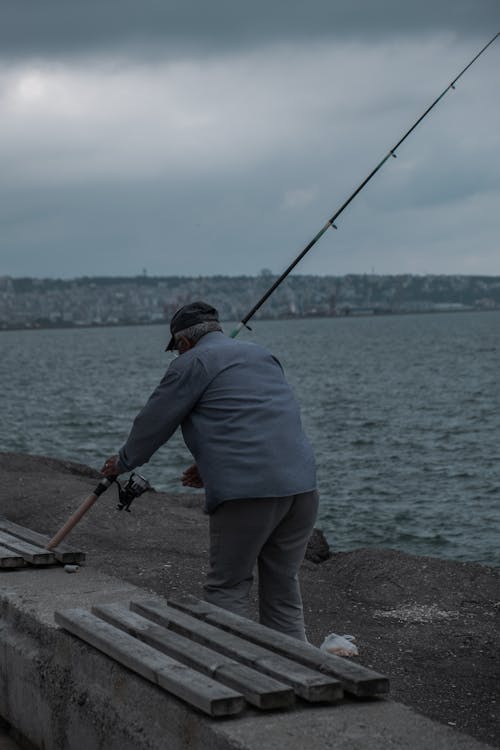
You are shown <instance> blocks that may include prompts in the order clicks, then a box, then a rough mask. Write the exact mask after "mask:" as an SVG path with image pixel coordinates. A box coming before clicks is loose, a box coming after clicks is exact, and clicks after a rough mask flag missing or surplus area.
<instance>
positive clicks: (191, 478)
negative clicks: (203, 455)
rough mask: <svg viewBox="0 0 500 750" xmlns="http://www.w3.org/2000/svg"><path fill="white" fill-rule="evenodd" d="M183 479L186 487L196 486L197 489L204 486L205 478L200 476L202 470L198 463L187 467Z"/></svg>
mask: <svg viewBox="0 0 500 750" xmlns="http://www.w3.org/2000/svg"><path fill="white" fill-rule="evenodd" d="M181 481H182V484H183V485H184V487H194V488H195V489H200V488H201V487H203V479H202V478H201V477H200V472H199V471H198V467H197V466H196V464H193V465H192V466H189V468H187V469H186V471H185V472H184V473H183V475H182V477H181Z"/></svg>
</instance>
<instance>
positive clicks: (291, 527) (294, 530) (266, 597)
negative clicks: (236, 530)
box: [258, 492, 319, 641]
mask: <svg viewBox="0 0 500 750" xmlns="http://www.w3.org/2000/svg"><path fill="white" fill-rule="evenodd" d="M318 502H319V499H318V493H317V492H306V493H303V494H301V495H295V496H294V497H293V499H292V503H291V505H290V507H289V509H288V511H287V513H286V515H285V516H284V517H283V519H282V520H281V522H280V523H279V524H278V525H277V526H276V528H275V529H274V530H273V532H272V533H271V535H270V536H269V538H268V539H267V541H266V543H265V544H264V546H263V547H262V549H261V551H260V554H259V558H258V565H259V608H260V622H261V623H262V624H263V625H267V626H268V627H270V628H273V629H274V630H279V631H280V632H281V633H286V634H287V635H290V636H292V637H293V638H298V639H299V640H301V641H305V640H306V635H305V629H304V614H303V608H302V598H301V595H300V585H299V578H298V573H299V568H300V565H301V563H302V561H303V559H304V555H305V552H306V548H307V543H308V541H309V537H310V535H311V532H312V530H313V528H314V524H315V521H316V516H317V512H318Z"/></svg>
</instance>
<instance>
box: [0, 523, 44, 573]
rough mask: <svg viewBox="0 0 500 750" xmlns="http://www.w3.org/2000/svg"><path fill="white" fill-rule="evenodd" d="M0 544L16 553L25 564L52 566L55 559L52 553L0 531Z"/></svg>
mask: <svg viewBox="0 0 500 750" xmlns="http://www.w3.org/2000/svg"><path fill="white" fill-rule="evenodd" d="M0 544H1V545H2V546H3V547H7V549H10V550H14V552H17V553H18V554H19V555H20V556H21V557H22V558H23V559H24V560H26V562H29V563H31V564H32V565H52V564H53V563H55V561H56V559H55V557H54V555H53V554H52V552H49V551H48V550H45V551H44V550H43V549H42V548H41V547H35V546H34V545H33V544H29V543H28V542H24V541H23V540H22V539H18V537H16V536H12V535H11V534H7V533H5V532H4V531H0Z"/></svg>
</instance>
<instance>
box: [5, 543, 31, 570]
mask: <svg viewBox="0 0 500 750" xmlns="http://www.w3.org/2000/svg"><path fill="white" fill-rule="evenodd" d="M24 565H26V563H25V562H24V560H23V558H22V557H21V556H20V555H18V554H17V552H13V551H12V550H11V549H7V547H2V546H1V545H0V568H22V567H23V566H24Z"/></svg>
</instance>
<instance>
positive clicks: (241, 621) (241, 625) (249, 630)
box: [168, 595, 389, 697]
mask: <svg viewBox="0 0 500 750" xmlns="http://www.w3.org/2000/svg"><path fill="white" fill-rule="evenodd" d="M168 604H170V606H172V607H175V608H176V609H179V610H180V611H182V612H185V613H187V614H190V615H192V616H194V617H199V618H200V619H202V620H203V621H204V622H207V623H210V624H212V625H216V626H218V627H220V628H223V629H224V630H227V631H228V632H230V633H235V634H236V635H240V636H242V637H243V638H246V639H248V640H249V641H251V642H252V643H256V644H259V645H261V646H265V647H266V648H269V649H272V650H273V651H274V652H276V653H278V654H281V655H282V656H286V657H288V658H290V659H293V660H294V661H297V662H299V663H300V664H304V665H306V666H308V667H310V668H312V669H317V670H319V671H320V672H322V673H323V674H329V675H332V676H334V677H336V678H337V679H339V680H340V682H341V683H342V687H343V688H344V690H345V691H346V692H349V693H352V694H353V695H357V696H361V697H367V696H371V695H380V694H385V693H388V692H389V679H388V678H387V677H385V676H384V675H382V674H379V673H378V672H375V671H374V670H372V669H368V668H367V667H363V666H362V665H361V664H357V663H356V662H351V661H348V660H346V659H344V658H342V657H340V656H335V655H334V654H326V653H324V652H323V651H320V650H319V649H318V648H316V647H315V646H312V645H311V644H309V643H302V642H301V641H298V640H296V639H295V638H291V637H290V636H287V635H283V634H282V633H278V632H277V631H275V630H272V629H271V628H267V627H265V626H263V625H260V624H259V623H257V622H253V621H251V620H247V619H246V618H244V617H240V616H239V615H235V614H233V613H232V612H228V611H227V610H225V609H221V608H220V607H216V606H214V605H213V604H209V603H208V602H204V601H201V600H200V599H197V598H196V597H194V596H191V595H186V596H177V597H172V598H169V599H168Z"/></svg>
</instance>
